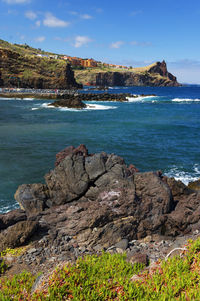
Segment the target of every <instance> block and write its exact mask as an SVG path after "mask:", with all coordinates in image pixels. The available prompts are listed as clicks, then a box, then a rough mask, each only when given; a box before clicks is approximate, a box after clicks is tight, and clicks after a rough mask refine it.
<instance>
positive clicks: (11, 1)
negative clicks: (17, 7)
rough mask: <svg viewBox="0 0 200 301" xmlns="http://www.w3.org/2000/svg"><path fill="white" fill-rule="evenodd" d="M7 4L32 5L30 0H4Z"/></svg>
mask: <svg viewBox="0 0 200 301" xmlns="http://www.w3.org/2000/svg"><path fill="white" fill-rule="evenodd" d="M3 2H6V3H7V4H26V3H30V0H3Z"/></svg>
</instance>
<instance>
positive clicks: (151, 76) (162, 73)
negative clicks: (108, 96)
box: [92, 61, 180, 87]
mask: <svg viewBox="0 0 200 301" xmlns="http://www.w3.org/2000/svg"><path fill="white" fill-rule="evenodd" d="M92 84H94V85H97V86H157V87H160V86H171V87H174V86H180V84H179V83H178V82H177V79H176V77H175V76H174V75H172V74H171V73H169V72H168V71H167V65H166V63H165V61H163V62H162V63H160V62H157V63H156V64H154V65H153V66H152V67H150V68H147V69H146V70H145V69H144V71H143V70H141V71H139V72H138V71H136V72H134V71H133V72H100V73H97V74H96V81H95V82H94V81H93V82H92Z"/></svg>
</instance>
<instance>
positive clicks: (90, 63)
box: [81, 59, 97, 68]
mask: <svg viewBox="0 0 200 301" xmlns="http://www.w3.org/2000/svg"><path fill="white" fill-rule="evenodd" d="M81 65H82V66H83V67H85V68H86V67H97V62H96V61H94V60H93V59H86V60H81Z"/></svg>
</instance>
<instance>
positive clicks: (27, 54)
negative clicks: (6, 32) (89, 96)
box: [0, 40, 179, 89]
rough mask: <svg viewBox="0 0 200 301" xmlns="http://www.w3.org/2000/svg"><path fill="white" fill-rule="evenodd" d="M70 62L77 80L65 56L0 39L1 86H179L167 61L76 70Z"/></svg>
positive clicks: (61, 87) (104, 65) (67, 87)
mask: <svg viewBox="0 0 200 301" xmlns="http://www.w3.org/2000/svg"><path fill="white" fill-rule="evenodd" d="M70 59H73V58H72V57H69V56H68V62H71V64H72V68H73V69H74V72H75V78H74V73H73V71H72V70H71V67H70V65H69V64H67V62H66V60H65V59H63V57H62V55H58V54H54V53H50V52H46V51H43V50H41V49H35V48H33V47H30V46H28V45H26V44H24V45H18V44H11V43H8V42H6V41H3V40H0V87H18V88H37V89H69V88H80V87H81V85H94V86H179V83H178V82H177V80H176V77H175V76H173V75H172V74H171V73H169V72H168V71H167V66H166V63H165V61H163V62H162V63H160V62H156V63H154V64H151V65H149V66H145V67H140V68H128V67H125V68H126V69H125V68H124V69H123V68H117V66H115V65H109V64H105V63H100V64H96V65H98V66H97V67H91V68H87V67H86V68H83V67H81V68H79V67H78V68H77V66H75V65H73V60H70ZM75 59H77V60H75V61H76V62H77V61H78V62H79V61H81V59H80V58H75ZM112 66H115V67H112ZM119 67H122V66H119ZM76 81H77V82H78V83H79V84H77V82H76Z"/></svg>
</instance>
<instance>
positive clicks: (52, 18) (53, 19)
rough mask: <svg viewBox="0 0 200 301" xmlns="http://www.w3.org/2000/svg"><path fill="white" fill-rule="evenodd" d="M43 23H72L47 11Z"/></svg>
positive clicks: (62, 24)
mask: <svg viewBox="0 0 200 301" xmlns="http://www.w3.org/2000/svg"><path fill="white" fill-rule="evenodd" d="M43 24H44V26H47V27H67V26H69V25H70V23H69V22H66V21H63V20H61V19H58V18H56V17H55V16H53V15H52V14H51V13H46V16H45V19H44V21H43Z"/></svg>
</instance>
